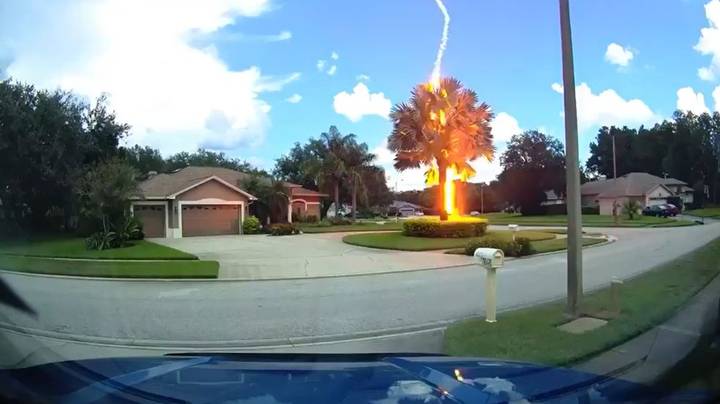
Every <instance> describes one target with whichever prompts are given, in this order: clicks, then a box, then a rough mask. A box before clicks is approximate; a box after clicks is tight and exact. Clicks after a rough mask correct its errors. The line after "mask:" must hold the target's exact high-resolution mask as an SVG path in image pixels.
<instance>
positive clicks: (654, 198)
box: [580, 173, 692, 215]
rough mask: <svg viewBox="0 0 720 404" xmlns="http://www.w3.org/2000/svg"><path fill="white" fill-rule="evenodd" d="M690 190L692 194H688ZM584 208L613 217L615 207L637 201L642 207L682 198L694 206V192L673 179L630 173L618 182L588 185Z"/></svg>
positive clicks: (585, 189)
mask: <svg viewBox="0 0 720 404" xmlns="http://www.w3.org/2000/svg"><path fill="white" fill-rule="evenodd" d="M688 190H689V193H688ZM580 193H581V198H582V206H583V207H598V208H599V210H600V214H601V215H612V213H613V204H614V203H618V204H620V205H622V204H623V203H625V202H626V201H627V200H631V199H632V200H636V201H638V202H639V203H640V205H641V206H642V207H645V206H652V205H659V204H663V203H667V198H669V197H674V196H679V197H680V198H681V199H682V200H683V202H684V203H692V189H691V188H689V187H688V186H687V184H686V183H684V182H682V181H680V180H677V179H674V178H660V177H657V176H654V175H651V174H648V173H628V174H625V175H623V176H621V177H618V178H613V179H605V180H599V181H592V182H587V183H585V184H583V185H582V187H581V191H580Z"/></svg>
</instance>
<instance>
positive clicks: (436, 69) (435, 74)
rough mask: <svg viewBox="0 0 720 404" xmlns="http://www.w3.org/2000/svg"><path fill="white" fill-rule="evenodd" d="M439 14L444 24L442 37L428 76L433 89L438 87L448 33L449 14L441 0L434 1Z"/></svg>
mask: <svg viewBox="0 0 720 404" xmlns="http://www.w3.org/2000/svg"><path fill="white" fill-rule="evenodd" d="M435 4H437V6H438V8H439V9H440V12H442V14H443V18H444V19H445V22H444V23H443V29H442V37H440V46H439V47H438V51H437V56H435V64H434V65H433V71H432V75H431V76H430V84H432V86H433V87H435V88H438V87H440V64H441V63H442V58H443V54H445V48H447V42H448V32H449V31H450V14H448V11H447V8H445V4H444V3H443V2H442V0H435Z"/></svg>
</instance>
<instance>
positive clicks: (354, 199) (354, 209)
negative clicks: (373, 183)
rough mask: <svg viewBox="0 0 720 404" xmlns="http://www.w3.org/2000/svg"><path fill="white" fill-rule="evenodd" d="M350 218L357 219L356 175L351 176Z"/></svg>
mask: <svg viewBox="0 0 720 404" xmlns="http://www.w3.org/2000/svg"><path fill="white" fill-rule="evenodd" d="M352 218H353V222H354V221H355V219H357V176H353V184H352Z"/></svg>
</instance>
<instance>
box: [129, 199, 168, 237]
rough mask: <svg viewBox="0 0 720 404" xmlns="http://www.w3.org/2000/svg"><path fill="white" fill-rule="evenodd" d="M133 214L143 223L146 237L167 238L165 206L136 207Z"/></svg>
mask: <svg viewBox="0 0 720 404" xmlns="http://www.w3.org/2000/svg"><path fill="white" fill-rule="evenodd" d="M133 214H134V215H135V217H136V218H138V219H139V220H140V222H142V224H143V232H144V233H145V237H165V206H164V205H135V206H133Z"/></svg>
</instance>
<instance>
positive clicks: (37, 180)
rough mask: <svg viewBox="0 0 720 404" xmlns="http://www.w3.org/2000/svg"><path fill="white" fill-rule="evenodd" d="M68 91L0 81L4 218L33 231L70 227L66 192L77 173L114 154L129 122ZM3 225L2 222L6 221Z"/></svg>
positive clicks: (73, 206) (70, 199)
mask: <svg viewBox="0 0 720 404" xmlns="http://www.w3.org/2000/svg"><path fill="white" fill-rule="evenodd" d="M105 104H106V100H105V98H104V97H100V98H99V99H98V100H97V101H96V102H95V103H94V105H92V106H91V105H89V104H87V103H85V102H83V101H82V100H80V99H79V98H77V97H75V96H74V95H73V94H72V93H69V92H65V91H60V90H58V91H54V92H48V91H43V90H37V89H35V88H34V87H33V86H29V85H25V84H22V83H18V82H13V81H11V80H5V81H0V200H2V210H3V216H4V217H5V220H9V221H12V222H14V224H15V225H17V226H20V227H24V226H25V225H27V224H30V225H31V226H32V227H34V228H35V229H40V230H58V229H59V228H64V229H66V230H67V229H71V228H72V226H73V220H72V219H73V218H74V217H75V216H77V203H76V198H75V195H74V193H73V192H72V191H73V189H74V188H75V186H76V185H77V181H78V180H79V178H80V177H81V176H82V174H83V173H84V172H85V171H86V170H87V167H90V166H92V165H94V164H97V163H98V162H99V161H101V160H104V159H108V158H111V157H113V156H116V155H117V145H118V143H119V141H120V139H121V138H123V137H124V136H125V135H126V134H127V131H128V130H129V126H128V125H126V124H122V123H119V122H117V119H116V117H115V115H114V114H112V113H111V112H108V110H107V108H106V106H105ZM6 225H7V223H6Z"/></svg>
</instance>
